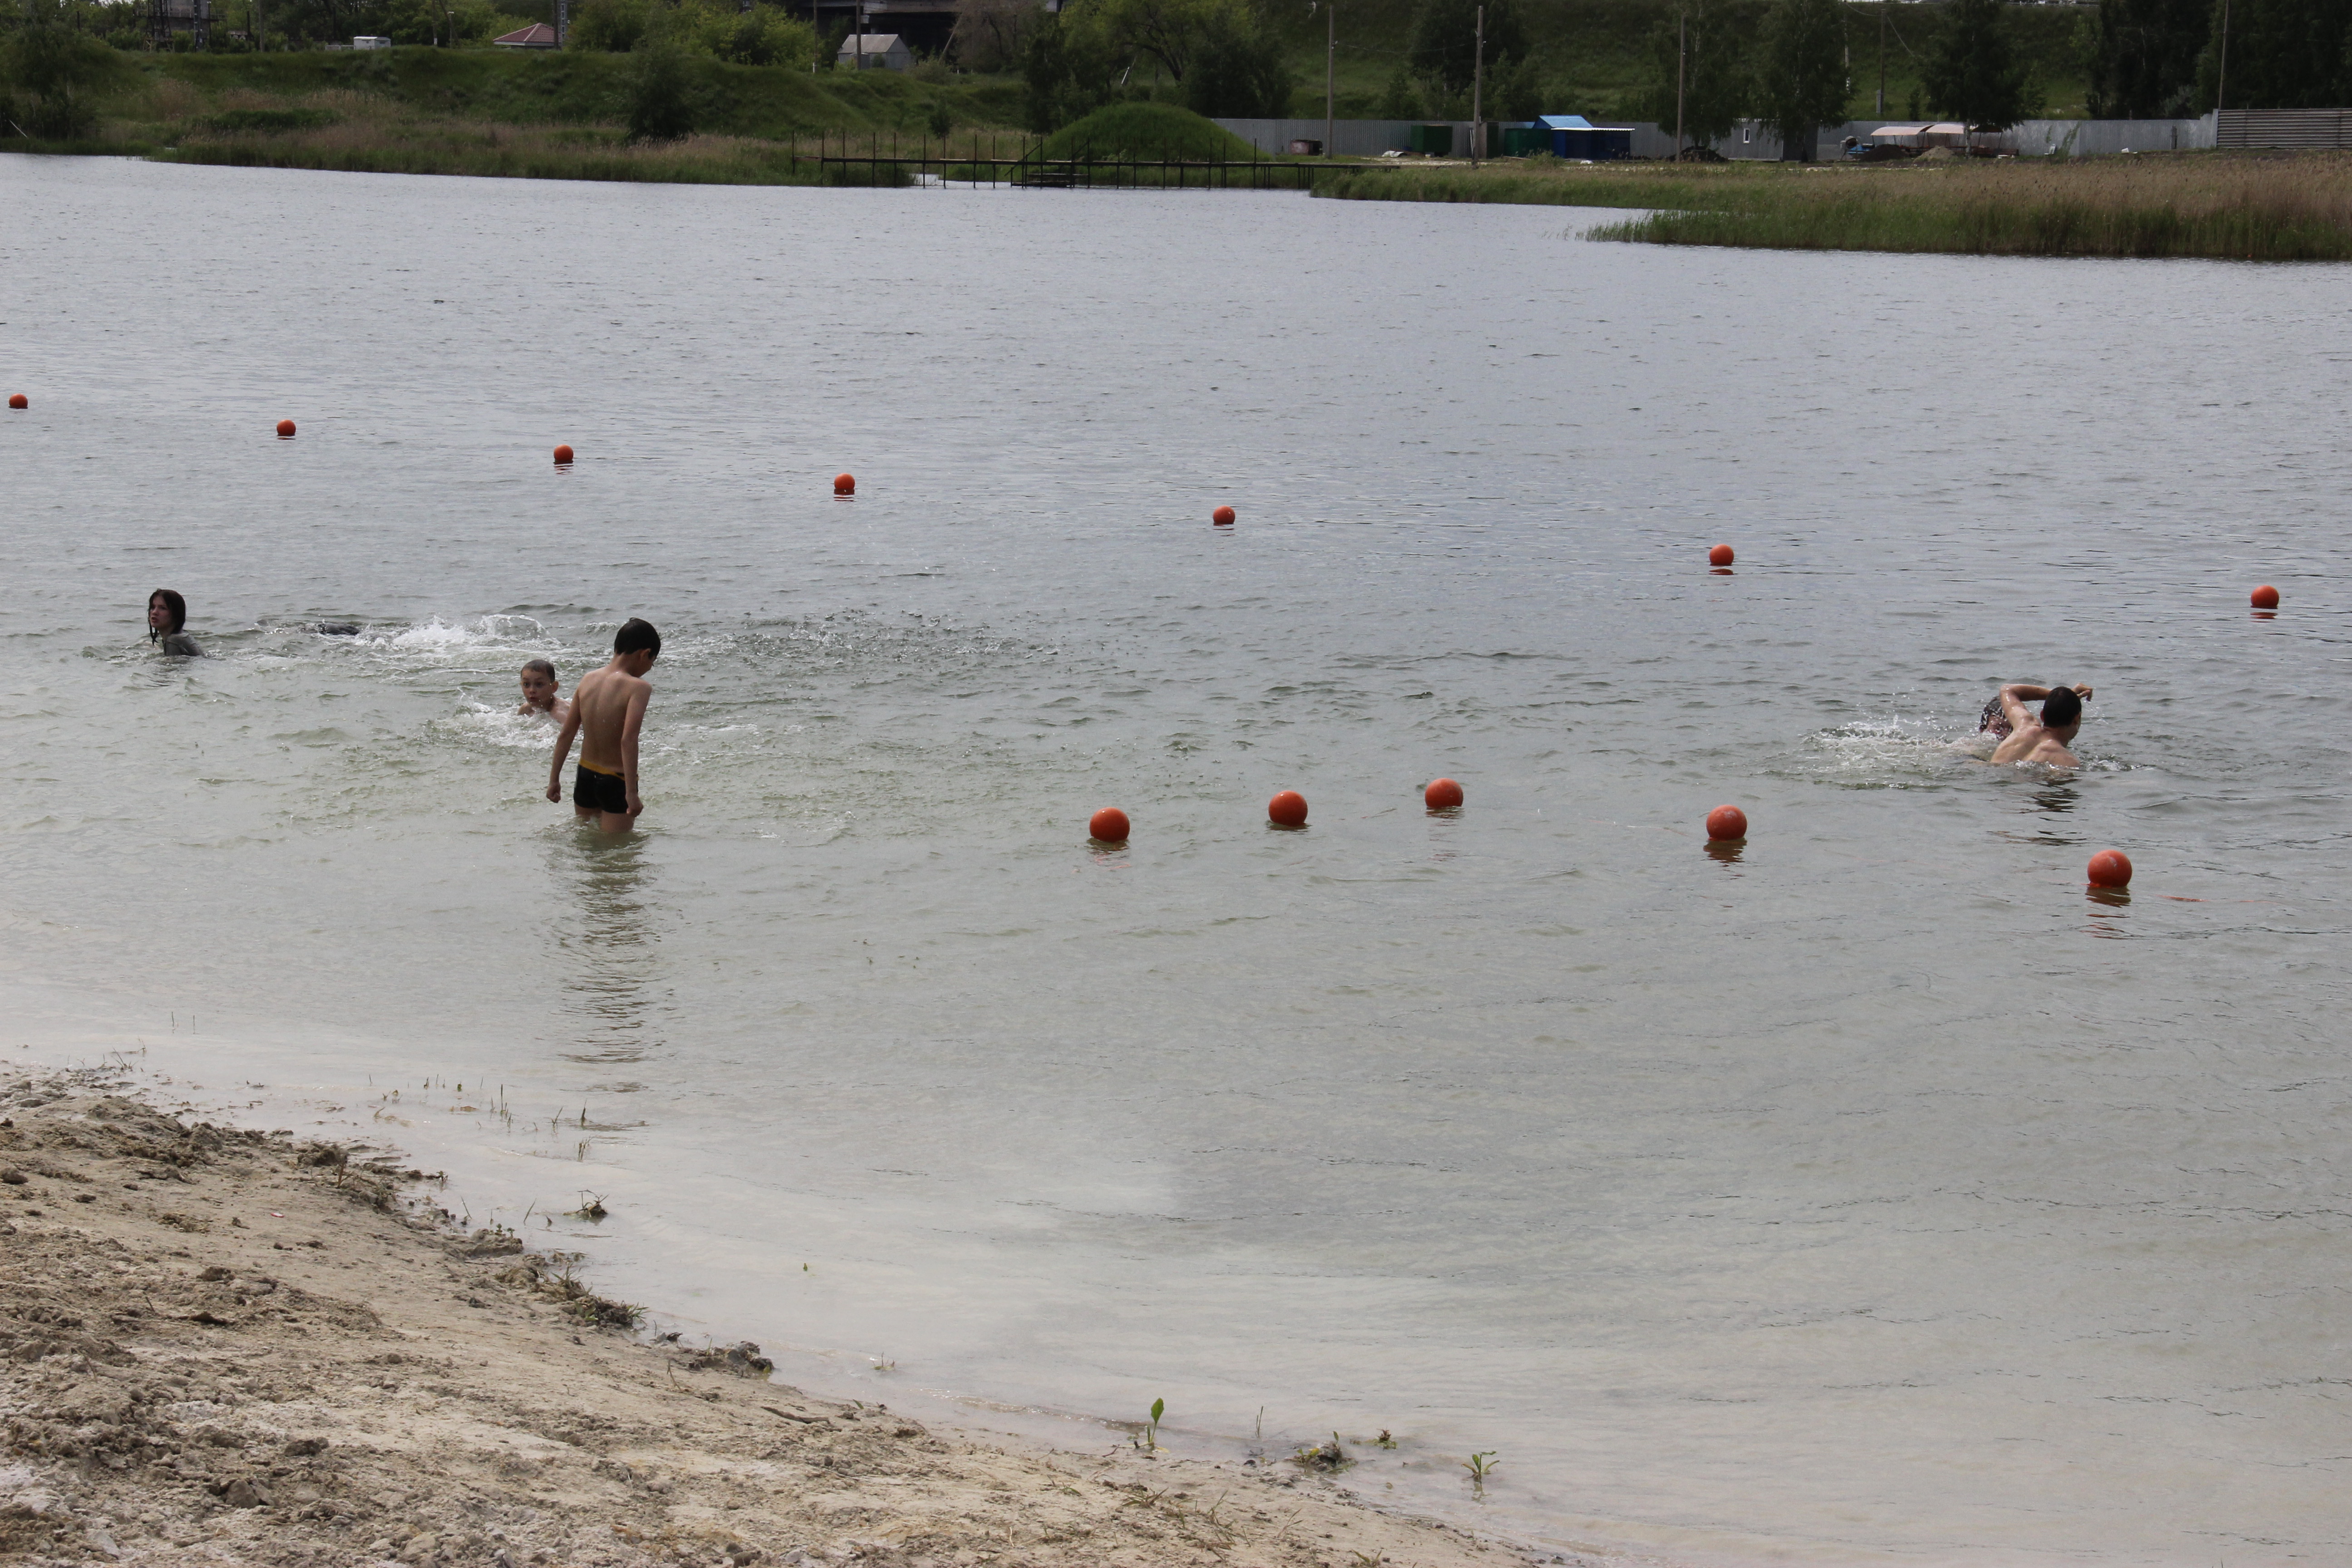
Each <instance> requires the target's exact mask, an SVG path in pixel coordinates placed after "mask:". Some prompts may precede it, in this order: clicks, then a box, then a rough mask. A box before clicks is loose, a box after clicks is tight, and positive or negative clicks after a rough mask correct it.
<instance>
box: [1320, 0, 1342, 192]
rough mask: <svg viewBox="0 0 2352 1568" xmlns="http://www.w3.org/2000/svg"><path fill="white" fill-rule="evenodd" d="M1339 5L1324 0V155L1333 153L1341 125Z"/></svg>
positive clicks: (1328, 155)
mask: <svg viewBox="0 0 2352 1568" xmlns="http://www.w3.org/2000/svg"><path fill="white" fill-rule="evenodd" d="M1338 129H1339V6H1338V5H1335V4H1333V0H1323V156H1325V157H1326V158H1328V157H1330V156H1331V155H1332V153H1333V150H1334V149H1333V146H1332V133H1333V132H1336V131H1337V130H1338Z"/></svg>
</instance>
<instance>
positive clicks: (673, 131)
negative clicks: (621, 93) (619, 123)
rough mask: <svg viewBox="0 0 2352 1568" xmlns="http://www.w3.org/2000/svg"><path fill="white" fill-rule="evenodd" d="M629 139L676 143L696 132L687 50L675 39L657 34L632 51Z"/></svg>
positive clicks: (633, 140)
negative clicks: (687, 66) (688, 74)
mask: <svg viewBox="0 0 2352 1568" xmlns="http://www.w3.org/2000/svg"><path fill="white" fill-rule="evenodd" d="M631 59H632V64H631V68H630V71H629V140H630V141H632V142H676V141H677V140H678V139H679V138H681V137H685V136H690V135H692V134H693V133H694V101H693V84H692V83H691V82H689V81H688V79H687V68H686V51H685V50H684V49H683V48H680V47H678V45H677V42H676V41H675V40H674V39H670V38H667V37H661V36H659V35H655V36H652V37H646V39H645V40H644V41H642V42H641V43H639V44H638V45H637V47H636V48H635V49H634V50H632V51H631Z"/></svg>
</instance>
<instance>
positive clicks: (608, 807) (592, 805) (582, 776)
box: [572, 763, 629, 816]
mask: <svg viewBox="0 0 2352 1568" xmlns="http://www.w3.org/2000/svg"><path fill="white" fill-rule="evenodd" d="M572 805H575V806H577V807H579V808H580V809H581V810H583V811H603V812H609V813H611V814H612V815H613V816H628V815H629V781H628V780H626V779H625V778H623V777H622V776H621V775H620V774H618V773H605V772H604V771H603V770H602V769H600V768H592V767H590V766H589V765H588V764H587V763H581V764H580V766H579V770H578V771H577V772H576V773H573V774H572Z"/></svg>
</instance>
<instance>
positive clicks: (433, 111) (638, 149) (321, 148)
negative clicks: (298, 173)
mask: <svg viewBox="0 0 2352 1568" xmlns="http://www.w3.org/2000/svg"><path fill="white" fill-rule="evenodd" d="M630 68H631V61H630V58H629V57H628V56H625V55H607V54H598V53H593V52H588V51H579V52H572V51H566V52H563V53H560V54H559V53H552V52H551V53H540V52H537V51H517V50H505V49H497V50H493V49H431V48H396V49H380V50H368V51H364V52H360V51H346V52H339V53H333V54H329V53H323V52H314V53H294V54H274V55H157V56H140V57H130V58H126V59H125V60H124V62H123V64H122V67H121V69H120V70H119V72H118V74H117V78H116V79H115V80H114V81H113V82H112V83H111V84H110V87H109V89H108V90H107V92H106V94H105V97H104V99H103V100H102V108H101V115H100V127H99V130H98V132H97V134H96V135H95V136H93V137H91V138H89V139H87V140H84V141H80V142H73V143H70V144H65V143H53V142H28V141H23V140H17V139H13V138H12V139H9V140H6V141H0V151H11V152H28V153H115V154H122V155H130V156H147V157H153V158H157V159H161V160H165V161H170V162H176V163H216V164H234V165H239V166H247V167H260V168H281V169H328V170H337V171H343V172H348V173H361V174H486V175H502V176H508V177H516V178H531V179H556V180H631V181H660V182H669V183H677V184H819V183H855V184H868V183H872V180H873V175H872V174H871V173H870V172H869V171H859V172H857V173H856V174H855V175H854V176H846V177H845V174H844V172H843V171H841V170H839V169H835V170H831V171H827V170H824V169H822V168H821V167H820V166H819V165H818V163H816V162H815V154H817V153H819V152H820V151H823V150H830V151H832V152H835V153H839V152H841V151H843V150H844V148H845V146H847V147H851V148H854V149H856V150H857V151H860V152H864V151H867V150H871V151H874V152H878V153H882V154H885V155H888V154H890V153H893V152H894V151H896V152H898V153H904V154H906V155H908V156H914V155H917V154H918V153H923V154H927V155H931V156H936V155H937V154H938V153H939V151H940V141H939V139H938V138H937V136H936V135H935V134H933V132H931V130H930V125H931V122H932V121H933V119H934V115H935V113H936V112H938V111H940V110H944V112H945V114H946V117H947V119H948V120H949V121H950V125H951V126H952V130H951V131H950V136H949V145H950V147H951V148H952V149H953V151H954V152H955V153H957V154H958V155H961V156H966V157H978V158H1012V157H1018V156H1020V155H1021V153H1024V152H1025V151H1027V150H1028V149H1029V148H1030V147H1032V146H1033V145H1034V138H1032V137H1030V136H1029V135H1028V134H1027V133H1026V132H1023V131H1022V130H1020V129H1019V128H1018V122H1019V118H1020V108H1021V91H1020V89H1019V87H1018V86H1017V85H1015V84H1011V83H1003V82H992V81H988V80H974V79H970V78H961V79H952V80H947V81H933V80H924V79H918V78H916V77H913V76H909V75H904V74H901V73H898V72H895V71H865V72H856V73H851V72H838V73H836V72H833V71H819V72H811V71H809V70H807V69H805V68H802V69H797V70H796V69H793V68H787V67H758V66H738V65H729V64H725V63H722V62H720V61H718V60H715V59H709V58H702V59H696V60H693V61H691V62H690V64H689V66H688V72H689V76H690V82H691V85H690V96H691V99H692V102H693V107H694V121H695V125H696V127H697V134H695V135H692V136H689V137H687V138H685V139H684V140H682V141H677V142H656V143H648V144H643V145H633V144H631V143H630V142H628V141H627V139H626V137H625V134H624V132H623V131H622V129H621V127H622V122H623V121H625V118H626V115H627V92H628V72H629V70H630ZM886 177H889V178H894V177H891V176H886Z"/></svg>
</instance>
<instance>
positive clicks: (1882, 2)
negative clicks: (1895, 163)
mask: <svg viewBox="0 0 2352 1568" xmlns="http://www.w3.org/2000/svg"><path fill="white" fill-rule="evenodd" d="M1889 4H1890V0H1878V112H1879V115H1880V117H1881V118H1884V117H1885V113H1886V7H1887V5H1889Z"/></svg>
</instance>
